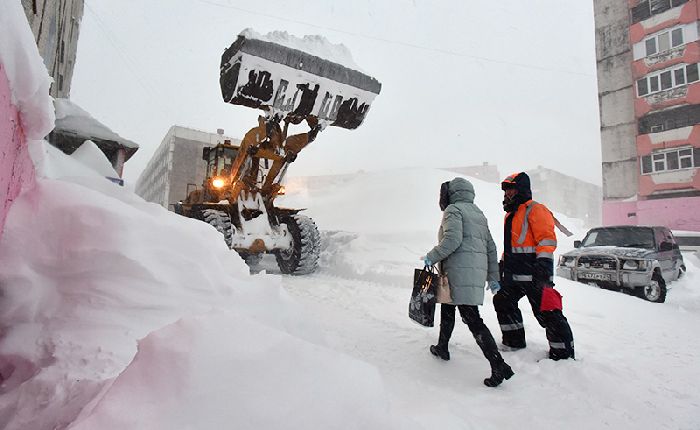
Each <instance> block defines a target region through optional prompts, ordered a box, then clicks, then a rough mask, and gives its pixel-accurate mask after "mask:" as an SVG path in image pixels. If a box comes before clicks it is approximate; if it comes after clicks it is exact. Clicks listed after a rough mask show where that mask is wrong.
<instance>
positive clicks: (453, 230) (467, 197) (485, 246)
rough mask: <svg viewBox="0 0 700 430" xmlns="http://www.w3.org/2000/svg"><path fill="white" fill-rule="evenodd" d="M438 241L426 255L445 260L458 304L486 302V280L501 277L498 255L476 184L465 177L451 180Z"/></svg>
mask: <svg viewBox="0 0 700 430" xmlns="http://www.w3.org/2000/svg"><path fill="white" fill-rule="evenodd" d="M449 197H450V200H449V202H450V204H449V206H447V208H445V212H444V214H443V216H442V223H441V224H440V230H439V232H438V241H439V243H438V245H437V246H436V247H435V248H433V249H432V250H431V251H430V252H429V253H428V254H426V257H427V258H428V259H429V260H430V261H432V262H433V263H438V262H442V270H443V271H444V273H446V274H447V278H448V280H449V282H450V289H451V291H452V302H453V304H455V305H482V304H483V303H484V287H485V285H486V281H487V280H489V281H498V257H497V255H496V244H495V243H494V242H493V238H492V237H491V232H490V231H489V226H488V223H487V222H486V217H485V216H484V214H483V212H481V210H480V209H479V208H478V207H477V206H476V205H475V204H474V186H473V185H472V184H471V182H469V181H467V180H466V179H464V178H455V179H453V180H452V181H450V184H449Z"/></svg>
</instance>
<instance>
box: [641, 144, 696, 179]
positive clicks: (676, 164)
mask: <svg viewBox="0 0 700 430" xmlns="http://www.w3.org/2000/svg"><path fill="white" fill-rule="evenodd" d="M698 162H700V149H696V148H680V149H672V150H669V151H663V152H657V153H654V154H651V155H645V156H643V157H642V160H641V168H642V174H643V175H647V174H650V173H658V172H668V171H673V170H681V169H692V168H694V167H700V163H698Z"/></svg>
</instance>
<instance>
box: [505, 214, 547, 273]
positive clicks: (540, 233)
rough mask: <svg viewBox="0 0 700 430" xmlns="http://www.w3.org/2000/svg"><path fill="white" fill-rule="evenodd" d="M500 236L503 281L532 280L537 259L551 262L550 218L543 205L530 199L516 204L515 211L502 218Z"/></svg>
mask: <svg viewBox="0 0 700 430" xmlns="http://www.w3.org/2000/svg"><path fill="white" fill-rule="evenodd" d="M504 233H505V235H504V242H503V248H504V250H503V272H504V273H503V274H504V279H503V280H504V281H506V282H509V281H515V282H529V281H532V280H533V276H532V275H533V274H534V268H535V264H536V261H537V259H538V258H547V259H550V260H552V262H553V261H554V250H555V249H556V248H557V236H556V234H555V233H554V216H553V215H552V213H551V212H550V211H549V209H547V207H546V206H545V205H543V204H541V203H537V202H535V201H533V200H528V201H527V202H525V203H523V204H521V205H519V206H518V208H517V209H516V210H515V212H511V213H508V214H507V215H506V218H505V227H504ZM553 270H554V267H553V266H552V268H551V271H552V272H553ZM549 275H550V276H551V275H552V273H550V274H549Z"/></svg>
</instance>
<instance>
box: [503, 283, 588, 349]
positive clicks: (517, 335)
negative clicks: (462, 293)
mask: <svg viewBox="0 0 700 430" xmlns="http://www.w3.org/2000/svg"><path fill="white" fill-rule="evenodd" d="M543 288H544V284H541V283H537V282H518V283H513V284H510V285H502V286H501V289H500V290H499V291H498V293H496V295H495V296H493V307H494V308H495V309H496V315H497V317H498V323H499V324H500V326H501V332H502V333H503V344H504V345H506V346H510V347H513V348H525V346H526V343H525V326H524V325H523V315H522V314H521V313H520V309H519V308H518V301H519V300H520V299H521V298H523V296H527V299H528V301H529V302H530V306H531V307H532V313H533V314H534V315H535V318H536V319H537V322H538V323H539V324H540V325H541V326H542V327H543V328H544V329H545V333H546V335H547V340H548V341H549V357H550V358H553V359H565V358H574V336H573V334H572V332H571V327H569V322H568V321H567V320H566V317H565V316H564V314H563V313H562V311H560V310H554V311H545V312H542V311H540V304H541V302H542V289H543Z"/></svg>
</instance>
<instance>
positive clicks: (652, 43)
mask: <svg viewBox="0 0 700 430" xmlns="http://www.w3.org/2000/svg"><path fill="white" fill-rule="evenodd" d="M646 46H647V57H648V56H650V55H654V54H656V38H655V37H652V38H651V39H647V41H646Z"/></svg>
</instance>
